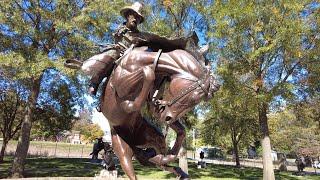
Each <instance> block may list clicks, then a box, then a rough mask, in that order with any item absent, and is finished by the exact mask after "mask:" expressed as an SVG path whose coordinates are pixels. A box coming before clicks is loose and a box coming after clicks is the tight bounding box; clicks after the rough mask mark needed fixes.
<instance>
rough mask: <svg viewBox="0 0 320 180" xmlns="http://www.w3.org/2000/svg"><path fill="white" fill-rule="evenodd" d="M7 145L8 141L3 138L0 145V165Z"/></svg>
mask: <svg viewBox="0 0 320 180" xmlns="http://www.w3.org/2000/svg"><path fill="white" fill-rule="evenodd" d="M7 144H8V140H7V139H6V138H3V144H2V147H1V152H0V163H2V162H3V158H4V153H5V151H6V148H7Z"/></svg>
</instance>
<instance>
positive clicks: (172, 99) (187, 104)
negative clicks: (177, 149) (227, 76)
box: [160, 71, 220, 123]
mask: <svg viewBox="0 0 320 180" xmlns="http://www.w3.org/2000/svg"><path fill="white" fill-rule="evenodd" d="M219 87H220V85H219V84H218V83H217V81H216V80H215V78H214V76H213V75H212V74H210V72H209V71H207V73H206V74H205V75H203V76H202V77H201V78H200V79H198V80H190V79H187V78H182V77H176V78H173V79H172V80H171V81H170V84H169V87H168V88H167V89H166V91H165V92H164V99H163V101H161V102H163V103H164V104H165V105H166V106H165V107H164V109H163V111H161V112H160V120H161V121H167V122H168V121H169V123H171V122H173V121H175V120H176V119H178V118H180V117H182V116H183V115H185V114H186V113H187V112H188V111H190V110H191V109H192V108H193V107H194V106H195V105H197V104H199V103H200V101H201V100H205V101H208V100H209V99H211V98H212V97H213V93H214V92H216V91H217V90H218V89H219Z"/></svg>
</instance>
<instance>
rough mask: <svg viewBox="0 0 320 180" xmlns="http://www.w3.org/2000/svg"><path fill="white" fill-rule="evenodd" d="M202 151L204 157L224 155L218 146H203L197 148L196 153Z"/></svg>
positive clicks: (216, 157) (212, 157) (215, 157)
mask: <svg viewBox="0 0 320 180" xmlns="http://www.w3.org/2000/svg"><path fill="white" fill-rule="evenodd" d="M201 151H203V152H204V158H205V159H223V158H224V155H223V152H222V150H221V149H220V148H218V147H203V148H199V149H197V151H196V152H197V153H198V154H200V152H201Z"/></svg>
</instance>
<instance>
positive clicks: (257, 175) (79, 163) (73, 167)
mask: <svg viewBox="0 0 320 180" xmlns="http://www.w3.org/2000/svg"><path fill="white" fill-rule="evenodd" d="M11 163H12V157H9V158H8V157H7V158H5V160H4V163H2V164H0V178H7V177H8V176H9V172H10V167H11ZM172 165H173V166H177V165H178V163H177V162H176V163H173V164H172ZM188 165H189V175H190V177H191V178H192V179H221V178H226V179H248V180H251V179H252V180H256V179H262V169H259V168H248V167H246V168H236V167H234V166H228V165H214V164H208V165H207V168H203V169H197V165H196V164H195V163H194V162H193V163H192V162H189V164H188ZM134 168H135V172H136V174H137V176H138V178H140V179H175V178H176V177H175V175H174V174H172V173H169V172H165V171H162V170H161V169H159V168H157V167H145V166H142V165H140V164H139V163H138V162H136V161H134ZM101 169H102V166H100V165H99V164H94V163H90V159H80V158H28V159H27V161H26V166H25V177H94V176H95V174H99V172H100V170H101ZM118 174H119V175H120V176H121V177H126V175H125V174H124V172H123V171H122V169H121V167H119V169H118ZM275 175H276V179H279V180H282V179H286V180H297V179H311V180H315V179H320V176H317V175H312V176H310V175H308V176H304V177H300V178H299V177H297V176H295V175H292V172H281V173H280V172H277V171H276V172H275Z"/></svg>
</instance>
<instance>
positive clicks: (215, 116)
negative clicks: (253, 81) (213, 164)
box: [201, 61, 258, 167]
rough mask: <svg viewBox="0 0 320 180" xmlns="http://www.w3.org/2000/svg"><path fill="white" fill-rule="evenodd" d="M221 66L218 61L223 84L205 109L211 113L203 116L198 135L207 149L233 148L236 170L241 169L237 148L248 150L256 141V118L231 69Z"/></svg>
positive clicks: (246, 94) (250, 98)
mask: <svg viewBox="0 0 320 180" xmlns="http://www.w3.org/2000/svg"><path fill="white" fill-rule="evenodd" d="M224 63H225V62H224V61H221V62H220V63H219V68H218V75H219V76H220V77H221V79H222V80H223V82H224V83H223V86H222V87H221V88H220V90H219V91H218V92H217V93H216V94H215V97H214V98H213V99H212V100H211V102H210V107H207V108H209V109H210V111H209V112H208V113H207V114H206V116H205V121H204V123H203V124H204V125H203V127H202V129H201V134H202V137H203V139H204V142H206V143H208V144H210V145H218V146H220V147H223V148H229V147H232V152H233V153H234V155H235V160H236V166H237V167H240V159H239V148H240V144H243V146H244V147H246V148H247V147H248V145H249V144H250V143H252V142H254V141H255V136H256V135H257V131H256V127H257V126H258V122H257V119H258V118H257V113H256V112H255V110H254V109H255V108H256V107H255V103H254V99H253V98H252V95H251V92H250V91H246V89H245V88H244V87H243V86H241V84H240V83H239V82H238V81H237V78H236V77H235V75H234V74H233V73H234V72H233V71H234V68H233V67H232V66H230V64H228V63H226V64H224ZM212 131H214V133H212ZM240 142H241V143H240Z"/></svg>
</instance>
